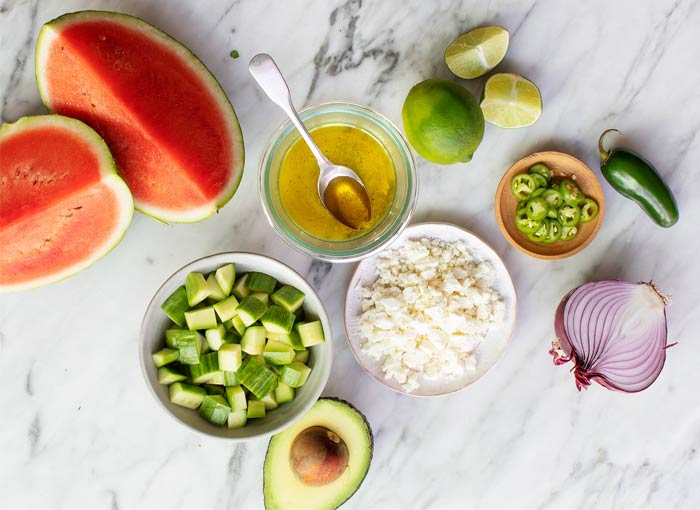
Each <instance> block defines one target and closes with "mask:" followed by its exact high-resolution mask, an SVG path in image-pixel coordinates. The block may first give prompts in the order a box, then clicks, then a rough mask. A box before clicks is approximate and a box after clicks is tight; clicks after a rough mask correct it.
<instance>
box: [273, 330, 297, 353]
mask: <svg viewBox="0 0 700 510" xmlns="http://www.w3.org/2000/svg"><path fill="white" fill-rule="evenodd" d="M267 338H269V339H270V340H275V341H277V342H282V343H284V344H287V345H291V346H292V348H293V349H294V350H295V351H305V350H306V347H304V344H302V343H301V337H300V336H299V333H297V332H296V328H295V329H293V330H292V331H290V332H289V333H271V332H269V331H268V332H267Z"/></svg>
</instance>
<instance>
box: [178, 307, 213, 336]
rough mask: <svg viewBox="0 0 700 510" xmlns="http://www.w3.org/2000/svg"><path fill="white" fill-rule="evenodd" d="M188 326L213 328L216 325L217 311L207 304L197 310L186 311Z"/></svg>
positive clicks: (192, 328)
mask: <svg viewBox="0 0 700 510" xmlns="http://www.w3.org/2000/svg"><path fill="white" fill-rule="evenodd" d="M185 322H187V327H188V328H190V329H191V330H194V329H213V328H215V327H216V312H214V307H213V306H205V307H204V308H198V309H197V310H190V311H189V312H185Z"/></svg>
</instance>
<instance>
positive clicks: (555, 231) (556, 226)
mask: <svg viewBox="0 0 700 510" xmlns="http://www.w3.org/2000/svg"><path fill="white" fill-rule="evenodd" d="M545 223H547V235H546V236H545V238H544V239H543V240H542V242H543V243H545V244H553V243H555V242H557V241H558V240H559V239H560V238H561V229H562V227H561V223H559V222H558V221H557V220H549V219H548V220H545Z"/></svg>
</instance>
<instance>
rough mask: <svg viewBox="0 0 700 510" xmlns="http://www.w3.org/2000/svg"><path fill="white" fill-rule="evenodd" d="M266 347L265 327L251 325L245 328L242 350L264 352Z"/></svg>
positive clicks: (250, 352) (251, 352) (253, 352)
mask: <svg viewBox="0 0 700 510" xmlns="http://www.w3.org/2000/svg"><path fill="white" fill-rule="evenodd" d="M264 348H265V328H263V327H262V326H251V327H249V328H248V329H246V330H245V333H243V337H242V338H241V350H242V351H243V352H245V353H246V354H252V355H255V354H262V352H263V349H264Z"/></svg>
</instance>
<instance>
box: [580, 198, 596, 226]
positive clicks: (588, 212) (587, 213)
mask: <svg viewBox="0 0 700 510" xmlns="http://www.w3.org/2000/svg"><path fill="white" fill-rule="evenodd" d="M596 216H598V203H597V202H596V201H595V200H593V199H592V198H587V199H585V200H584V201H583V202H581V220H580V221H581V223H588V222H589V221H593V220H594V219H596Z"/></svg>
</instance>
